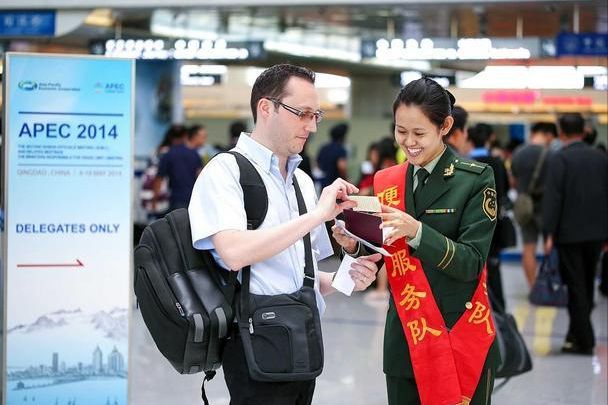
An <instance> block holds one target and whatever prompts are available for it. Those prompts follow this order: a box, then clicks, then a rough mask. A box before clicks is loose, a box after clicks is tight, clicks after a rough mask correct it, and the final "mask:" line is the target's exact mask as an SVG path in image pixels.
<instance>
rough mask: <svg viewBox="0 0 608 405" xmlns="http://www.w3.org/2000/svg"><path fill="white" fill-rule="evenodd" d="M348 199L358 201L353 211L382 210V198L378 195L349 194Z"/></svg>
mask: <svg viewBox="0 0 608 405" xmlns="http://www.w3.org/2000/svg"><path fill="white" fill-rule="evenodd" d="M348 199H349V200H351V201H354V202H356V203H357V206H356V207H354V208H353V211H364V212H382V206H381V205H380V200H379V199H378V197H376V196H361V195H349V196H348Z"/></svg>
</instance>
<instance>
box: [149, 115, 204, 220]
mask: <svg viewBox="0 0 608 405" xmlns="http://www.w3.org/2000/svg"><path fill="white" fill-rule="evenodd" d="M202 168H203V165H202V162H201V158H200V156H199V155H198V152H197V151H196V150H194V149H192V148H190V147H189V145H188V131H187V130H186V129H185V128H184V127H183V126H179V127H175V128H174V129H173V135H172V136H171V146H170V148H169V150H168V151H167V153H165V154H164V155H163V156H162V157H161V159H160V162H159V164H158V173H157V174H156V178H155V179H154V185H153V191H154V197H153V200H152V208H153V209H154V210H155V209H156V202H157V200H158V197H159V196H160V194H161V185H162V181H163V179H164V178H166V179H168V184H169V211H173V210H175V209H178V208H186V207H187V206H188V203H189V202H190V194H191V193H192V188H193V187H194V182H195V181H196V177H197V176H198V174H199V173H200V171H201V169H202Z"/></svg>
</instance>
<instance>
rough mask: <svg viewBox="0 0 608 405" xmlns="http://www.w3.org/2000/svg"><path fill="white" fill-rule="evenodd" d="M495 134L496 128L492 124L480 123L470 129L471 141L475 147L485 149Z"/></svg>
mask: <svg viewBox="0 0 608 405" xmlns="http://www.w3.org/2000/svg"><path fill="white" fill-rule="evenodd" d="M493 133H494V128H492V126H491V125H490V124H486V123H483V122H480V123H479V124H477V125H475V126H474V127H473V128H469V140H470V141H471V143H472V144H473V146H474V147H476V148H483V147H485V145H486V143H487V142H488V140H489V139H490V136H491V135H492V134H493Z"/></svg>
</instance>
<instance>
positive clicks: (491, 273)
mask: <svg viewBox="0 0 608 405" xmlns="http://www.w3.org/2000/svg"><path fill="white" fill-rule="evenodd" d="M493 133H494V130H493V128H492V126H491V125H489V124H485V123H480V124H477V125H475V126H474V127H473V128H471V129H470V130H469V139H470V141H471V143H472V144H473V148H474V149H473V150H472V151H471V153H470V154H469V157H470V158H472V159H475V160H476V161H478V162H482V163H485V164H487V165H489V166H490V167H492V171H493V172H494V182H495V184H496V199H497V212H498V220H497V224H496V230H495V232H494V236H493V237H492V243H491V244H490V252H489V253H488V289H489V290H490V293H491V294H492V298H493V299H495V300H496V302H498V304H499V305H500V306H501V308H503V309H504V308H506V306H505V295H504V291H503V288H502V276H501V274H500V251H501V250H502V248H503V247H502V246H501V244H500V238H499V237H498V236H499V235H500V232H501V229H499V226H500V225H499V224H500V221H499V220H500V218H501V216H502V215H503V212H502V211H501V210H502V209H503V206H504V205H505V204H506V202H507V200H508V197H507V192H508V191H509V178H508V176H507V170H506V169H505V165H504V163H503V161H502V159H500V158H499V157H496V156H492V155H491V154H490V141H491V139H492V134H493Z"/></svg>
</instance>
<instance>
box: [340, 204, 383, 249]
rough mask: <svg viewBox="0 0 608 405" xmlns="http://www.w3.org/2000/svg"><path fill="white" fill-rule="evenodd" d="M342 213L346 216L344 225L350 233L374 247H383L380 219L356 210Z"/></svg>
mask: <svg viewBox="0 0 608 405" xmlns="http://www.w3.org/2000/svg"><path fill="white" fill-rule="evenodd" d="M342 213H343V214H344V224H345V226H346V229H347V230H348V231H349V232H350V233H352V234H354V235H356V236H358V237H359V238H361V239H365V240H366V241H368V242H369V243H371V244H373V245H376V246H382V241H383V239H382V229H380V224H381V223H382V219H381V218H380V217H378V216H376V215H374V214H369V213H367V212H362V211H355V210H344V211H343V212H342Z"/></svg>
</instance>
